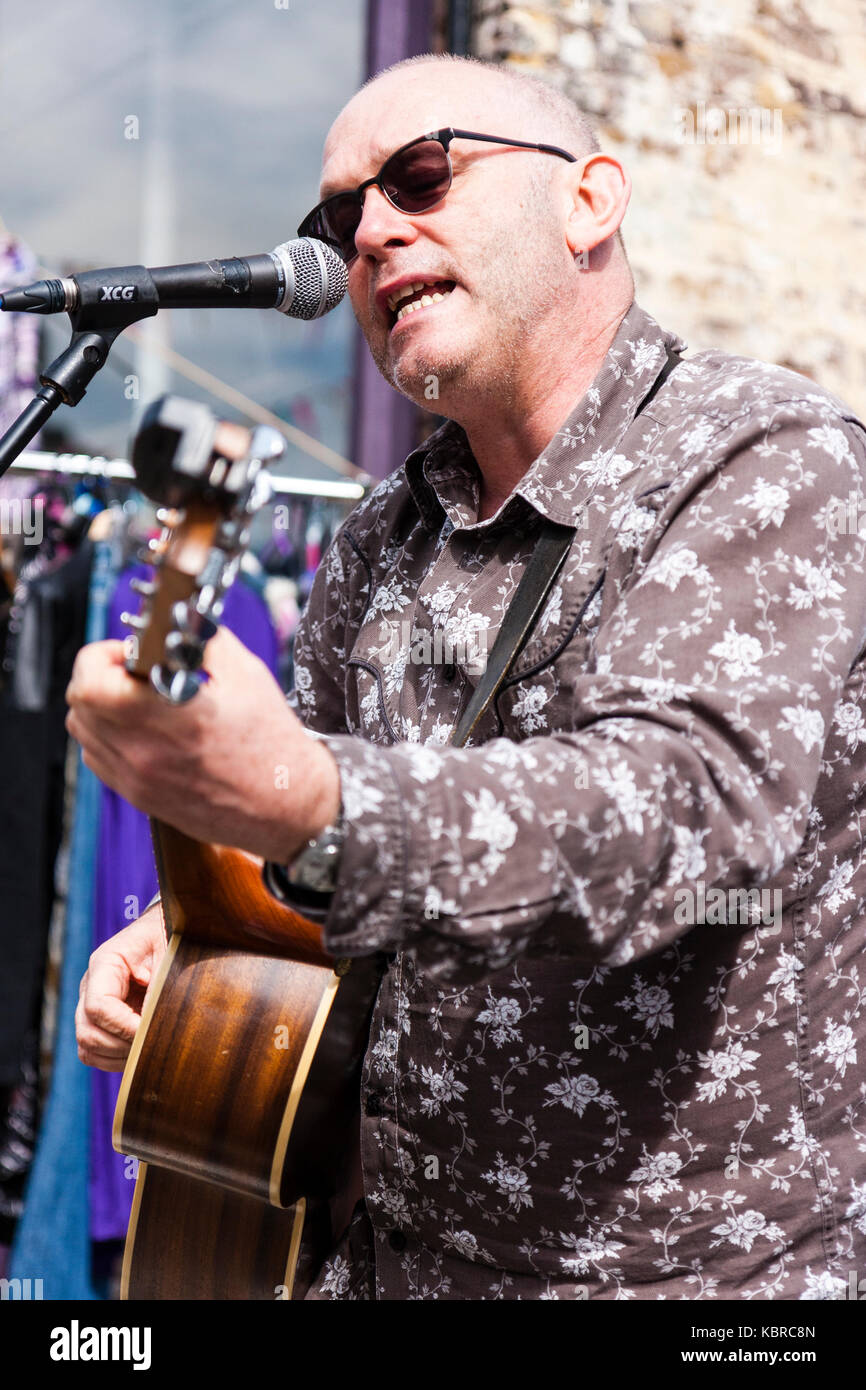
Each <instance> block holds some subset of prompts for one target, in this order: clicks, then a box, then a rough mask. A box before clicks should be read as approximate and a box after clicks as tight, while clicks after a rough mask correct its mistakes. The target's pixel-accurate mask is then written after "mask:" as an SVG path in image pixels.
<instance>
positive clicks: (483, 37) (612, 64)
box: [471, 0, 866, 415]
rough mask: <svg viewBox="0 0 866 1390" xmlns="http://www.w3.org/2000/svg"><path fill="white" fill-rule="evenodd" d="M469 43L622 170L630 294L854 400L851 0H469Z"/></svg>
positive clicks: (859, 13) (860, 184)
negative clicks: (544, 86) (509, 69)
mask: <svg viewBox="0 0 866 1390" xmlns="http://www.w3.org/2000/svg"><path fill="white" fill-rule="evenodd" d="M471 51H472V52H473V53H474V54H475V55H476V56H478V57H482V58H485V59H492V60H495V61H498V62H508V63H510V64H512V65H514V66H515V67H519V68H521V69H522V70H525V71H531V72H535V73H537V74H539V75H541V76H544V77H545V78H548V79H549V80H550V81H551V82H553V83H554V84H555V85H557V86H558V87H560V88H561V89H563V90H564V91H565V92H567V93H568V95H569V96H571V97H572V98H573V99H574V100H575V101H576V102H577V103H578V105H580V106H581V107H582V108H583V109H584V110H585V111H586V112H587V114H588V115H589V116H590V118H591V119H592V120H593V121H594V123H595V125H596V128H597V129H598V131H599V137H600V139H601V143H602V147H603V148H604V149H605V150H607V151H608V152H610V153H611V154H615V155H616V156H617V158H618V159H620V160H621V161H622V162H623V164H624V165H625V167H626V168H627V169H628V170H629V173H630V174H631V177H632V182H633V191H632V201H631V205H630V208H629V211H628V213H627V214H626V219H625V222H624V224H623V238H624V241H625V245H626V249H627V251H628V255H629V260H630V262H631V265H632V268H633V270H634V275H635V282H636V296H637V298H638V300H639V302H640V303H641V305H642V306H643V307H644V308H645V309H647V310H648V311H649V312H650V313H651V314H653V316H654V317H655V318H657V319H658V320H659V322H660V323H661V324H662V325H663V326H664V327H665V328H670V329H673V330H675V331H676V332H678V333H680V334H681V335H682V336H683V337H684V338H685V339H686V340H687V342H688V343H689V346H690V348H691V349H692V350H698V349H700V348H703V347H709V346H716V347H722V348H725V349H727V350H728V351H731V352H740V353H744V354H746V355H748V356H751V357H758V358H762V359H764V360H765V361H773V362H780V363H783V364H784V365H785V366H788V367H792V368H794V369H795V370H796V371H799V372H803V373H805V374H806V375H807V376H810V377H812V378H814V380H816V381H818V382H820V383H821V384H822V385H824V386H827V387H828V388H829V389H830V390H832V391H835V392H836V393H837V394H838V395H840V396H842V398H843V399H845V400H846V401H848V403H849V404H850V405H852V406H854V408H855V409H856V410H857V411H858V412H859V413H860V414H861V415H866V6H864V4H863V3H862V0H822V3H821V5H820V8H819V7H818V6H815V5H813V6H811V7H810V10H809V11H807V10H806V9H804V8H803V7H802V5H801V4H800V3H799V0H794V3H784V0H673V3H668V4H664V3H658V0H635V2H633V3H629V0H532V3H531V4H528V5H526V6H519V7H518V6H515V5H509V4H507V3H503V2H502V0H475V3H474V11H473V27H472V50H471Z"/></svg>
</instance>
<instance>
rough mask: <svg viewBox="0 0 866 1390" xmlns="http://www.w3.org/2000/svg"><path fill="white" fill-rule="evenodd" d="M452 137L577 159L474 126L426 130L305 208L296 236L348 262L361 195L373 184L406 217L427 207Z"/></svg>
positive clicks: (447, 167)
mask: <svg viewBox="0 0 866 1390" xmlns="http://www.w3.org/2000/svg"><path fill="white" fill-rule="evenodd" d="M452 140H483V141H485V142H486V143H487V144H489V145H511V146H513V147H514V148H516V149H521V150H540V151H541V152H542V154H555V155H557V156H558V157H559V158H560V159H567V160H568V161H569V162H570V163H571V164H576V163H577V156H576V155H573V154H569V152H568V150H561V149H559V147H558V146H557V145H532V144H529V143H527V141H526V140H502V139H500V137H499V136H498V135H479V134H478V133H477V132H476V131H474V130H451V129H449V130H432V131H429V132H428V134H426V135H419V137H418V139H417V140H410V141H409V143H408V145H401V146H400V148H399V150H395V151H394V153H393V154H392V155H390V156H389V157H388V158H387V159H386V160H385V163H384V164H383V165H382V167H381V169H380V170H379V172H378V174H376V175H375V177H374V178H372V179H366V180H365V181H364V183H359V184H358V187H357V188H355V189H353V190H351V191H349V192H346V193H332V194H331V197H330V198H325V199H323V201H322V202H321V203H319V204H318V205H317V206H316V207H314V208H313V211H312V212H311V213H308V214H307V216H306V217H305V218H304V220H303V222H302V223H301V225H300V227H299V228H298V236H299V237H304V236H311V237H316V238H317V239H318V240H319V241H326V242H328V244H329V245H330V246H333V247H334V249H335V250H336V251H337V252H338V253H339V254H340V255H341V256H342V258H343V260H344V261H346V262H349V261H351V260H354V258H355V256H357V254H358V250H357V247H356V246H355V233H356V232H357V230H358V227H359V226H360V223H361V217H362V215H363V212H364V194H365V193H366V191H367V189H368V188H372V187H373V185H374V184H375V186H376V187H377V188H378V189H380V190H381V192H382V193H384V195H385V197H386V198H387V199H388V202H389V203H391V204H392V206H393V207H395V208H397V210H398V212H405V213H407V214H409V215H410V216H411V215H413V214H414V213H417V212H430V211H431V210H432V209H433V208H435V207H437V206H438V204H439V203H441V202H442V200H443V199H444V198H445V196H446V194H447V193H448V190H449V188H450V187H451V180H452V178H453V176H454V175H453V170H452V168H451V156H450V154H449V152H448V150H449V146H450V144H451V141H452Z"/></svg>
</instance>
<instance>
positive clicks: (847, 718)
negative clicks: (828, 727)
mask: <svg viewBox="0 0 866 1390" xmlns="http://www.w3.org/2000/svg"><path fill="white" fill-rule="evenodd" d="M833 723H834V725H835V727H836V728H837V729H838V730H839V733H840V734H841V735H842V737H843V738H844V740H845V742H846V744H847V745H848V747H849V748H850V749H852V750H853V749H855V748H859V746H860V744H861V743H866V719H864V717H863V711H862V710H861V709H860V706H859V705H855V704H852V703H851V701H850V700H843V701H842V702H841V703H840V704H838V705H837V706H836V709H835V711H834V713H833Z"/></svg>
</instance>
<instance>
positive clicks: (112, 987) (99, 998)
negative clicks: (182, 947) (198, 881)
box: [75, 902, 166, 1071]
mask: <svg viewBox="0 0 866 1390" xmlns="http://www.w3.org/2000/svg"><path fill="white" fill-rule="evenodd" d="M165 946H166V940H165V928H164V927H163V921H162V909H161V906H160V904H159V903H158V902H157V903H154V904H153V906H152V907H149V908H148V909H147V911H146V912H143V913H142V915H141V916H140V917H139V918H138V919H137V920H136V921H135V922H133V923H132V924H131V926H128V927H125V928H124V929H123V931H120V932H118V933H117V936H113V937H112V938H111V940H110V941H106V942H105V943H104V944H103V945H102V946H100V947H99V948H98V949H97V950H96V951H94V952H93V955H92V956H91V957H90V963H89V965H88V967H87V974H86V975H85V976H84V978H83V979H82V981H81V988H80V991H79V999H78V1008H77V1009H76V1011H75V1033H76V1037H77V1038H78V1056H79V1057H80V1058H81V1061H82V1062H84V1063H86V1065H87V1066H88V1067H98V1068H99V1070H100V1071H123V1067H124V1064H125V1062H126V1058H127V1056H128V1054H129V1049H130V1047H131V1045H132V1040H133V1038H134V1037H135V1032H136V1029H137V1028H138V1024H139V1020H140V1018H141V1011H142V1008H143V1007H144V998H145V994H146V993H147V987H148V985H149V984H150V982H151V980H152V979H153V977H154V975H155V974H156V969H157V966H158V965H159V962H160V960H161V959H162V956H163V953H164V951H165Z"/></svg>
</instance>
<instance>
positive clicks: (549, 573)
mask: <svg viewBox="0 0 866 1390" xmlns="http://www.w3.org/2000/svg"><path fill="white" fill-rule="evenodd" d="M680 361H681V357H680V354H679V353H678V352H675V351H674V350H673V349H672V348H668V355H667V360H666V361H665V364H664V366H663V367H662V369H661V371H660V372H659V374H658V376H657V377H656V379H655V381H654V382H653V384H652V386H651V387H650V389H649V391H648V392H647V394H646V395H645V396H644V398H643V400H642V401H641V403H640V405H639V406H638V408H637V410H636V411H635V419H637V417H638V415H640V413H641V411H642V410H644V409H645V408H646V406H648V405H649V403H650V401H651V400H653V398H654V397H655V395H656V393H657V392H658V391H660V390H661V388H662V386H664V384H665V382H666V381H667V379H668V377H669V376H670V374H671V372H672V371H673V370H674V369H675V368H676V367H677V366H678V364H679V362H680ZM575 530H576V527H574V526H564V525H562V524H561V523H560V522H558V521H550V520H548V519H545V521H544V524H543V526H542V530H541V534H540V536H539V538H538V543H537V545H536V547H535V549H534V550H533V552H532V555H531V557H530V560H529V563H528V565H527V566H526V569H525V570H524V571H523V576H522V578H521V580H520V583H519V584H518V586H517V593H516V594H515V595H514V598H513V599H512V600H511V603H510V604H509V606H508V609H507V610H506V613H505V617H504V618H503V620H502V626H501V627H500V629H499V633H498V635H497V638H496V641H495V642H494V644H493V651H492V652H491V653H490V656H489V657H488V660H487V666H486V668H485V670H484V674H483V676H482V677H481V680H480V681H479V682H478V685H477V686H476V687H475V690H474V691H473V692H472V698H471V699H470V701H469V704H468V705H467V706H466V709H465V710H464V711H463V714H462V715H461V716H460V719H459V721H458V723H457V728H456V729H455V731H454V736H453V737H452V739H451V746H452V747H453V748H462V747H463V745H464V744H465V743H466V741H467V739H469V738H471V736H472V734H473V733H474V731H475V729H476V728H477V726H478V724H479V723H480V721H481V719H482V718H483V717H484V715H485V714H486V712H487V710H488V709H489V708H490V705H491V703H492V702H493V700H495V698H496V695H497V693H498V691H499V690H500V689H501V686H502V683H503V681H504V680H505V678H506V676H507V675H508V673H509V671H510V670H511V668H512V666H513V665H514V662H515V661H516V660H517V657H518V656H519V654H520V651H521V649H522V648H523V646H524V643H525V642H526V639H527V637H528V636H529V633H530V631H531V629H532V626H533V624H534V622H535V620H536V618H537V617H538V615H539V613H540V612H541V610H542V608H543V606H544V601H545V599H546V598H547V595H548V594H549V593H550V590H551V588H552V587H553V582H554V580H555V579H556V576H557V574H558V573H559V571H560V568H561V566H562V563H563V561H564V559H565V557H566V555H567V554H568V552H569V550H570V549H571V543H572V541H573V539H574V533H575Z"/></svg>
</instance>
